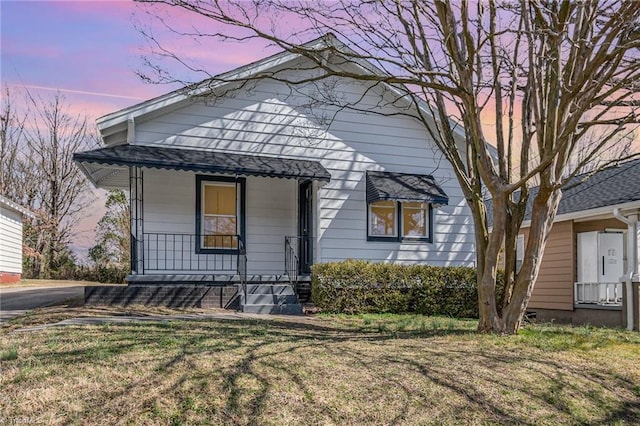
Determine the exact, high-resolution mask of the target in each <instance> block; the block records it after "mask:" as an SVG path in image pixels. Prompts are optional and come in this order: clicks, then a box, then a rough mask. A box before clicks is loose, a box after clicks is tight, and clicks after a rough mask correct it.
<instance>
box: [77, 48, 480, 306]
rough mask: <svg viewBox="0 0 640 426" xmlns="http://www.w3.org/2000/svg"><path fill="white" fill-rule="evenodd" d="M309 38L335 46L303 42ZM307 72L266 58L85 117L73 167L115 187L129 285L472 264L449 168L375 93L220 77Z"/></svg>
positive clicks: (404, 110) (309, 69)
mask: <svg viewBox="0 0 640 426" xmlns="http://www.w3.org/2000/svg"><path fill="white" fill-rule="evenodd" d="M324 43H336V44H337V43H339V42H337V40H335V39H334V38H330V37H328V38H327V37H325V38H322V39H319V40H316V41H313V42H311V43H310V45H314V44H315V45H317V46H319V47H320V46H322V45H323V44H324ZM340 48H346V46H343V45H340ZM329 60H331V59H330V58H329ZM337 62H339V65H336V66H340V67H344V68H349V67H359V68H362V67H365V68H367V67H369V68H370V64H364V65H363V64H357V63H353V62H346V63H345V61H343V60H340V61H337ZM313 73H314V70H313V64H312V63H311V62H310V61H309V60H307V59H304V58H301V57H300V56H297V55H294V54H290V53H281V54H278V55H275V56H272V57H269V58H266V59H264V60H261V61H259V62H256V63H253V64H251V65H248V66H245V67H242V68H239V69H237V70H235V71H232V72H229V73H226V74H223V75H221V76H218V77H217V78H215V79H212V80H209V81H205V82H203V83H201V84H200V85H198V86H196V87H195V88H192V91H191V92H185V91H176V92H172V93H168V94H166V95H163V96H160V97H158V98H155V99H151V100H149V101H146V102H143V103H141V104H138V105H134V106H132V107H130V108H126V109H123V110H121V111H117V112H114V113H112V114H109V115H106V116H104V117H102V118H100V119H99V120H98V128H99V130H100V133H101V135H102V139H103V141H104V144H105V147H104V148H100V149H96V150H93V151H88V152H83V153H77V154H76V155H75V156H74V159H75V161H76V162H77V163H78V164H79V165H80V167H81V169H82V170H83V171H84V172H85V174H86V175H87V176H88V177H89V179H90V180H91V181H92V182H93V183H94V185H95V186H96V187H99V188H122V189H127V190H130V196H131V213H132V237H133V244H132V273H131V275H129V276H128V277H127V281H128V283H129V284H130V285H132V284H187V283H207V284H229V285H231V284H234V283H236V282H238V281H241V282H244V283H246V282H249V283H251V282H262V283H282V282H285V283H289V282H294V283H295V282H299V281H305V280H308V278H309V273H310V267H311V265H312V264H314V263H319V262H329V261H341V260H345V259H348V258H354V259H367V260H371V261H374V262H403V263H429V264H433V265H443V266H444V265H466V266H472V265H474V262H475V242H474V232H473V223H472V217H471V214H470V211H469V209H468V207H467V204H466V201H465V199H464V197H463V194H462V191H461V189H460V187H459V185H458V183H457V180H456V177H455V174H454V172H453V169H452V167H451V165H450V164H449V163H448V162H447V161H446V160H445V159H444V156H443V154H442V152H440V151H439V149H438V148H437V146H436V144H435V143H434V142H433V140H432V139H431V137H430V136H429V134H428V132H427V131H426V129H425V128H424V126H423V125H421V124H420V123H419V122H418V120H417V119H415V118H413V117H411V115H412V114H413V115H415V114H416V112H415V110H413V109H412V107H411V106H408V105H404V106H403V105H402V104H400V100H399V98H398V95H397V93H396V91H394V89H393V88H392V87H391V86H388V85H384V84H379V85H377V86H371V85H366V84H364V83H360V82H355V81H350V80H344V79H336V78H333V79H331V83H327V82H324V83H318V84H314V83H307V84H303V85H297V86H295V87H294V88H292V87H291V86H288V85H286V84H285V83H282V82H278V81H277V80H276V79H260V80H256V81H254V82H252V83H251V84H248V85H240V86H239V88H236V86H238V84H237V83H235V84H230V83H225V82H224V81H225V80H230V79H237V78H250V77H252V76H257V75H265V74H272V75H279V76H286V78H289V79H292V78H298V79H306V78H307V77H309V76H310V75H312V74H313ZM234 88H235V89H234ZM327 88H328V89H327ZM232 89H233V90H232ZM324 89H326V90H331V91H333V92H332V93H322V94H321V93H320V92H321V91H322V90H324ZM194 93H195V94H194ZM214 94H215V95H214ZM198 95H204V96H198ZM323 95H327V97H330V96H337V97H339V98H340V99H341V100H342V101H343V102H345V101H354V102H356V101H357V105H356V107H357V108H356V109H340V108H336V107H334V106H331V105H329V104H326V103H325V104H323V103H319V102H317V99H316V98H317V97H318V96H323ZM378 113H382V114H378ZM271 290H272V289H271ZM271 290H269V291H271ZM241 303H242V301H241ZM246 303H249V302H246Z"/></svg>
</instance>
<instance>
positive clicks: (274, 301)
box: [240, 293, 298, 305]
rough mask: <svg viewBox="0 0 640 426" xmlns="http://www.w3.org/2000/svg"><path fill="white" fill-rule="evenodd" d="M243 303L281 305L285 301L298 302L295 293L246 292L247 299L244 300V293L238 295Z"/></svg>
mask: <svg viewBox="0 0 640 426" xmlns="http://www.w3.org/2000/svg"><path fill="white" fill-rule="evenodd" d="M240 298H241V300H242V302H243V304H245V305H283V304H287V303H293V304H296V303H298V298H297V297H296V295H295V294H255V293H254V294H251V293H248V294H247V299H246V300H244V294H241V296H240Z"/></svg>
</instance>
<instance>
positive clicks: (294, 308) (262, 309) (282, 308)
mask: <svg viewBox="0 0 640 426" xmlns="http://www.w3.org/2000/svg"><path fill="white" fill-rule="evenodd" d="M242 312H248V313H251V314H271V315H302V305H301V304H300V303H296V304H285V305H244V306H242Z"/></svg>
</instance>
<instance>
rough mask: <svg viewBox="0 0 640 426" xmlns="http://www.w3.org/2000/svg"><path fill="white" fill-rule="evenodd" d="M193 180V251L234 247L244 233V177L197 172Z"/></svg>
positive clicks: (215, 250)
mask: <svg viewBox="0 0 640 426" xmlns="http://www.w3.org/2000/svg"><path fill="white" fill-rule="evenodd" d="M196 182H197V183H196V186H197V188H196V191H197V192H196V194H197V196H196V231H197V232H196V233H197V234H198V235H197V238H196V240H197V247H196V251H197V252H199V253H208V252H221V251H229V250H231V251H233V250H237V249H238V244H239V243H238V239H239V238H242V235H243V234H244V233H243V232H242V230H243V229H244V184H245V180H244V179H233V178H222V177H210V176H197V178H196Z"/></svg>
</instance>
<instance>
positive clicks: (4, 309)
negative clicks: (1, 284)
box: [0, 286, 84, 321]
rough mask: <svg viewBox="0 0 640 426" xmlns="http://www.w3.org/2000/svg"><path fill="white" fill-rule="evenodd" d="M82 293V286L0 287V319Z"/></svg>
mask: <svg viewBox="0 0 640 426" xmlns="http://www.w3.org/2000/svg"><path fill="white" fill-rule="evenodd" d="M83 294H84V286H60V287H16V288H0V321H4V320H7V319H9V318H13V317H15V316H17V315H21V314H23V313H24V312H26V311H28V310H30V309H35V308H40V307H43V306H51V305H55V304H56V303H60V302H63V301H65V300H68V299H72V298H74V297H79V296H82V295H83Z"/></svg>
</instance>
